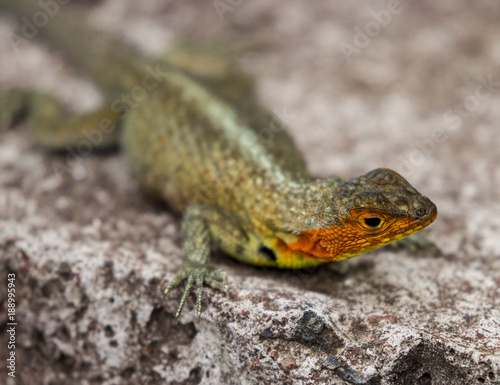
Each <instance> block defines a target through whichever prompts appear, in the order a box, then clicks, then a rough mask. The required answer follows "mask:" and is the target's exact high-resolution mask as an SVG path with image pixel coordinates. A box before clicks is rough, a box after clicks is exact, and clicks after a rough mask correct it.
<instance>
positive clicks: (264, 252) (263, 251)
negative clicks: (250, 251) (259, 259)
mask: <svg viewBox="0 0 500 385" xmlns="http://www.w3.org/2000/svg"><path fill="white" fill-rule="evenodd" d="M259 253H261V254H262V255H263V256H264V257H266V258H267V259H268V260H270V261H273V262H276V261H277V259H278V258H277V257H276V254H275V253H274V251H273V250H271V249H270V248H269V247H266V246H261V247H260V248H259Z"/></svg>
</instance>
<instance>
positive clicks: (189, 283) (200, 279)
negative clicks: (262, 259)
mask: <svg viewBox="0 0 500 385" xmlns="http://www.w3.org/2000/svg"><path fill="white" fill-rule="evenodd" d="M184 280H186V286H185V287H184V292H183V294H182V297H181V300H180V303H179V308H178V309H177V312H176V313H175V318H176V320H177V321H178V320H179V317H180V315H181V313H182V309H183V308H184V305H185V303H186V300H187V297H188V295H189V293H190V292H191V289H192V288H193V286H196V318H197V319H198V320H199V319H200V316H201V307H202V306H201V305H202V299H203V284H204V283H206V284H207V285H209V286H210V287H213V288H214V289H219V290H221V291H223V292H224V293H227V290H228V285H227V275H226V272H225V271H223V270H209V269H208V268H206V267H193V266H190V267H184V268H183V270H182V271H181V272H180V273H179V275H178V276H177V277H175V279H174V280H173V281H172V282H171V283H170V284H169V285H168V286H167V287H166V289H165V291H164V294H165V298H166V297H167V296H168V295H169V293H170V292H171V291H172V290H173V289H174V288H175V287H177V286H179V285H180V283H181V282H182V281H184Z"/></svg>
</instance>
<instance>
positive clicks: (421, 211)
mask: <svg viewBox="0 0 500 385" xmlns="http://www.w3.org/2000/svg"><path fill="white" fill-rule="evenodd" d="M425 214H427V209H424V208H422V207H421V208H419V209H417V211H415V215H416V216H417V217H420V218H421V217H423V216H424V215H425Z"/></svg>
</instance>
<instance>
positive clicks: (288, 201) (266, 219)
mask: <svg viewBox="0 0 500 385" xmlns="http://www.w3.org/2000/svg"><path fill="white" fill-rule="evenodd" d="M339 183H340V179H339V178H328V179H319V180H315V181H310V182H298V181H294V180H285V181H280V182H278V183H271V184H270V183H267V184H262V186H261V187H262V188H261V189H258V190H257V189H254V190H253V191H256V190H257V191H259V193H256V194H253V199H251V200H250V201H251V204H250V206H248V207H247V210H248V211H249V212H250V213H251V217H252V221H254V224H255V225H257V227H258V228H260V229H261V230H263V231H264V232H269V233H285V234H286V233H290V234H295V235H298V234H300V233H301V232H303V231H305V230H308V229H312V228H318V227H324V226H326V224H327V223H328V224H330V225H331V224H332V223H335V222H336V219H337V218H339V217H340V216H341V215H344V216H345V213H343V212H342V213H341V212H339V210H342V209H341V208H337V207H336V206H335V205H333V204H332V203H333V195H334V191H335V190H336V187H337V186H338V184H339ZM255 222H256V223H255Z"/></svg>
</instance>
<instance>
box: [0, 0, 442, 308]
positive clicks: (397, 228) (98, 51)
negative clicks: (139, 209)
mask: <svg viewBox="0 0 500 385" xmlns="http://www.w3.org/2000/svg"><path fill="white" fill-rule="evenodd" d="M0 6H4V7H6V8H9V9H10V10H12V11H13V12H16V13H17V14H19V15H26V16H27V17H28V18H29V17H30V16H31V15H33V14H34V13H35V12H37V11H38V10H39V9H38V6H37V5H36V3H35V2H30V1H27V0H24V1H17V2H12V1H11V2H9V1H7V0H0ZM79 19H81V16H80V17H79V18H75V17H74V16H73V15H72V13H70V12H67V11H66V10H62V11H60V12H59V13H58V14H57V16H56V17H54V19H52V20H51V22H50V23H49V24H48V25H47V26H46V27H45V28H43V29H40V33H41V34H43V35H44V37H45V38H46V39H47V40H48V41H50V42H52V43H54V44H55V45H56V46H58V47H59V48H61V49H62V50H63V51H65V52H66V53H67V55H68V56H69V58H71V59H73V60H74V61H75V62H76V63H78V64H79V65H80V66H81V67H83V68H84V69H85V70H86V71H87V72H88V73H89V74H90V75H91V76H92V77H93V78H94V80H95V81H96V83H97V84H98V85H99V86H100V87H101V89H102V90H103V92H104V95H105V96H106V97H107V98H108V100H109V103H106V104H105V105H104V107H103V108H101V109H99V110H98V111H96V112H94V113H91V114H88V115H87V116H83V117H82V116H80V117H73V116H68V115H66V113H65V111H64V109H63V108H62V107H61V106H60V104H59V103H58V102H57V101H55V100H54V99H52V98H50V97H48V96H47V95H40V94H34V93H31V92H13V93H11V94H10V95H9V96H8V97H7V98H5V97H4V98H3V107H2V110H1V111H0V123H2V124H3V125H9V124H10V123H11V122H12V121H13V120H14V119H15V118H16V117H18V116H19V115H20V114H21V112H23V111H26V110H27V108H26V107H29V109H30V110H31V115H32V116H34V118H33V135H34V137H35V140H36V141H37V142H38V143H40V144H41V145H42V146H43V147H45V148H47V149H49V150H56V151H59V150H67V149H68V148H70V147H74V148H77V147H78V143H79V142H81V141H82V140H83V139H85V138H86V137H87V136H88V135H101V138H102V140H101V141H100V142H99V143H98V145H96V149H98V148H106V147H110V146H113V145H115V144H116V143H119V145H120V147H121V148H122V149H123V151H124V154H125V157H126V159H127V161H128V163H129V165H130V168H131V170H132V173H133V175H134V176H135V177H136V178H137V180H138V181H139V183H140V184H141V186H143V187H144V188H145V189H146V190H148V191H149V192H150V193H153V194H155V195H156V196H158V197H160V198H161V199H163V200H165V201H166V202H167V203H168V204H169V205H170V207H172V209H174V210H177V211H179V212H182V213H183V215H184V216H183V224H182V233H183V248H184V254H185V263H184V268H183V270H182V272H181V273H180V274H179V275H178V277H177V278H176V279H175V280H174V281H173V282H171V283H170V285H169V286H168V287H167V288H166V290H165V294H168V293H169V292H170V291H171V290H172V289H173V288H174V287H176V286H178V285H179V284H180V283H181V281H184V280H185V281H186V287H185V291H184V294H183V296H182V298H181V302H180V306H179V309H178V311H177V314H176V316H177V317H179V315H180V313H181V311H182V308H183V305H184V303H185V301H186V298H187V296H188V294H189V292H190V291H191V289H192V287H193V286H195V287H196V299H197V313H198V316H199V314H200V312H201V301H202V291H203V285H204V284H205V283H206V284H208V285H210V286H212V287H215V288H218V289H221V290H224V291H226V290H227V284H226V280H225V273H224V272H222V271H212V270H210V269H209V260H210V246H211V245H213V244H215V245H217V246H218V247H219V248H220V249H221V250H223V251H224V252H225V253H227V254H229V255H231V256H232V257H234V258H236V259H237V260H239V261H242V262H245V263H249V264H253V265H259V266H273V267H278V268H302V267H310V266H316V265H319V264H322V263H325V262H329V261H336V260H342V259H345V258H350V257H353V256H355V255H359V254H362V253H365V252H367V251H369V250H372V249H375V248H377V247H380V246H383V245H385V244H388V243H390V242H392V241H395V240H398V239H400V238H403V237H405V236H407V235H409V234H411V233H413V232H415V231H417V230H420V229H422V228H423V227H425V226H427V225H429V224H430V223H431V222H432V221H433V220H434V219H435V217H436V215H437V210H436V206H435V205H434V204H433V203H432V202H431V201H430V200H429V199H428V198H426V197H424V196H422V195H421V194H420V193H419V192H418V191H416V190H415V189H414V188H413V187H412V186H411V185H410V184H409V183H408V182H407V181H406V180H405V179H403V178H402V177H401V176H400V175H399V174H397V173H395V172H394V171H391V170H387V169H376V170H373V171H371V172H369V173H367V174H365V175H363V176H360V177H357V178H353V179H350V180H346V181H343V180H340V179H339V178H336V177H332V178H328V179H324V180H315V181H313V180H312V178H311V177H310V176H309V174H308V173H307V171H306V167H305V163H304V160H303V158H302V156H301V154H300V153H299V151H298V150H297V149H296V147H295V145H294V144H293V140H292V139H291V138H290V137H289V135H288V134H287V133H286V131H285V130H284V128H283V126H282V124H281V123H280V122H279V120H278V119H277V118H275V117H273V116H272V115H270V114H269V113H268V112H267V111H266V110H264V109H263V108H262V107H260V106H259V105H258V103H257V102H256V101H255V98H254V95H253V89H252V86H251V83H250V82H249V81H248V79H246V78H245V76H244V75H242V74H241V73H239V72H238V71H237V70H236V69H235V68H233V67H231V66H230V65H228V64H227V63H226V64H223V63H220V62H218V61H217V60H216V59H214V58H211V57H210V55H209V54H208V53H207V54H203V53H199V52H198V51H196V50H193V51H192V52H191V53H190V54H188V55H187V57H188V60H184V59H185V56H186V55H185V53H183V52H182V50H180V51H179V52H180V54H179V55H177V56H176V55H171V56H170V57H167V58H165V59H163V60H155V59H146V58H142V57H140V56H139V55H138V54H136V53H135V52H134V51H133V50H131V49H130V48H128V47H126V46H125V45H122V44H119V43H118V42H116V41H114V40H112V39H111V38H109V37H104V36H103V35H102V34H101V33H97V32H94V31H91V30H89V29H87V28H86V27H85V26H84V24H83V23H82V22H80V21H78V20H79ZM75 35H78V39H74V36H75ZM183 55H184V59H183ZM190 55H191V60H190V59H189V57H190ZM204 60H206V62H204ZM172 63H175V64H176V65H173V64H172ZM200 63H201V65H200ZM205 63H206V65H205ZM118 128H121V129H118Z"/></svg>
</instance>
